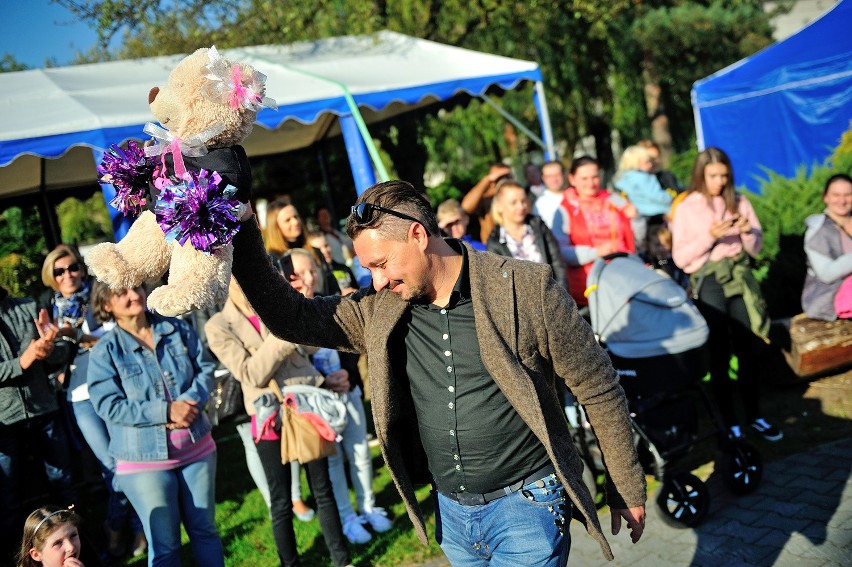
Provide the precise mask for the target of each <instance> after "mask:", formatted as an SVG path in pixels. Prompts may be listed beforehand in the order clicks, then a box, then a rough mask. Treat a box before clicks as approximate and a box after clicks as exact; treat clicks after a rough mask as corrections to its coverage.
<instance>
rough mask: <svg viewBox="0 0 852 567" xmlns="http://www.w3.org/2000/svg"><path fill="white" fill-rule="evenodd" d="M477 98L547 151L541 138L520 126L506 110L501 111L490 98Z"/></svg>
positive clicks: (483, 96)
mask: <svg viewBox="0 0 852 567" xmlns="http://www.w3.org/2000/svg"><path fill="white" fill-rule="evenodd" d="M479 96H480V98H481V99H482V100H484V101H485V102H487V103H488V105H489V106H491V108H493V109H494V110H496V111H497V113H498V114H500V116H502V117H503V118H505V119H506V120H508V121H509V122H511V123H512V125H513V126H514V127H515V128H517V129H518V130H520V131H521V132H523V133H524V134H526V135H527V136H528V137H529V139H530V140H532V141H533V142H535V143H536V144H538V145H539V146H541V148H542V149H543V150H545V151H547V146H546V145H545V143H544V142H543V141H542V139H541V138H539V137H538V136H536V135H535V133H534V132H533V131H532V130H530V129H529V128H527V127H526V126H524V125H523V124H521V121H520V120H518V119H517V118H515V117H514V116H512V115H511V114H509V113H508V112H506V110H505V109H503V107H502V106H500V105H499V104H497V103H496V102H494V101H493V100H491V97H489V96H488V95H485V94H483V95H479Z"/></svg>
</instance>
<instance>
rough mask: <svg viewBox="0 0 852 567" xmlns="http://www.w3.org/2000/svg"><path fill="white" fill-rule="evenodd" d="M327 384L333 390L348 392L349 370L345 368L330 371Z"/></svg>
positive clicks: (326, 378) (326, 379)
mask: <svg viewBox="0 0 852 567" xmlns="http://www.w3.org/2000/svg"><path fill="white" fill-rule="evenodd" d="M324 384H325V386H326V387H327V388H328V389H329V390H331V391H332V392H338V393H342V392H348V391H349V372H347V371H346V370H343V369H342V368H341V369H340V370H335V371H334V372H329V373H328V376H326V377H325V383H324Z"/></svg>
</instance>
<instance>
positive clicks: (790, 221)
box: [749, 130, 852, 317]
mask: <svg viewBox="0 0 852 567" xmlns="http://www.w3.org/2000/svg"><path fill="white" fill-rule="evenodd" d="M850 137H852V130H850V131H847V132H846V134H845V135H844V140H846V139H849V138H850ZM849 172H852V148H849V147H847V146H846V145H844V144H843V143H842V142H841V145H840V146H838V148H837V149H836V150H835V151H834V153H833V154H832V155H831V156H829V157H828V158H827V159H826V160H825V161H824V162H823V163H821V164H817V163H815V164H812V165H811V167H808V166H807V165H802V166H800V167H799V168H798V169H797V170H796V173H795V174H794V175H793V176H792V177H789V178H787V177H783V176H781V175H778V174H777V173H775V172H772V171H767V176H768V179H767V180H766V181H764V182H762V183H761V187H760V190H761V192H760V195H749V200H751V201H752V203H753V204H754V210H755V212H756V213H757V217H758V218H759V219H760V223H761V226H762V228H763V249H762V250H761V252H760V255H759V256H758V267H759V271H758V274H759V276H760V277H761V279H762V280H763V281H762V287H763V293H764V295H765V296H766V301H767V303H768V305H769V308H770V311H771V313H772V315H773V316H774V317H780V316H790V315H795V314H797V313H800V312H801V310H802V308H801V303H800V298H801V295H802V285H803V283H804V279H805V267H806V260H805V253H804V234H805V219H806V218H807V217H808V216H810V215H812V214H816V213H820V212H822V211H823V210H824V209H825V204H824V203H823V201H822V190H823V188H824V187H825V182H826V181H827V180H828V178H829V177H831V176H832V175H833V174H835V173H849Z"/></svg>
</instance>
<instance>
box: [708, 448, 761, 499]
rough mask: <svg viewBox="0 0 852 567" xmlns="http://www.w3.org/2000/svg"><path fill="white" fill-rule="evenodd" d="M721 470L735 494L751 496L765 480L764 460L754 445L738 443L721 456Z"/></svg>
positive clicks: (726, 482) (729, 487)
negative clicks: (761, 481) (762, 480)
mask: <svg viewBox="0 0 852 567" xmlns="http://www.w3.org/2000/svg"><path fill="white" fill-rule="evenodd" d="M720 461H721V462H720V463H719V469H720V471H721V472H722V478H723V479H724V481H725V484H726V485H727V486H728V489H729V490H730V491H731V492H733V493H734V494H739V495H744V494H750V493H752V492H754V491H755V490H757V487H758V486H759V485H760V480H761V479H762V478H763V459H761V458H760V453H758V451H757V449H755V448H754V447H753V446H752V445H750V444H748V443H746V442H745V441H736V442H734V443H732V444H731V445H730V447H728V448H726V449H725V450H724V451H723V452H722V455H721V458H720Z"/></svg>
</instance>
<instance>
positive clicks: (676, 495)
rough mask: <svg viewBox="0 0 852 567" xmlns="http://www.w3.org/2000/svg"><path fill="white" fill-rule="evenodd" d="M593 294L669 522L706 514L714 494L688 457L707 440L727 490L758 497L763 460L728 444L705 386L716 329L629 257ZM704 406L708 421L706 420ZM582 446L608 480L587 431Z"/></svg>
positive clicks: (747, 448) (612, 263) (617, 259)
mask: <svg viewBox="0 0 852 567" xmlns="http://www.w3.org/2000/svg"><path fill="white" fill-rule="evenodd" d="M587 286H588V289H587V291H586V294H587V296H588V298H589V314H590V316H591V324H592V329H593V330H594V332H595V335H596V337H597V339H598V341H599V342H600V344H601V346H603V347H604V349H605V350H606V351H607V353H608V354H609V356H610V358H611V360H612V364H613V366H614V367H615V369H616V371H617V373H618V376H619V380H620V382H621V385H622V387H623V388H624V392H625V394H626V396H627V400H628V405H629V408H630V415H631V419H632V424H633V430H634V434H635V438H636V443H637V450H638V452H639V456H640V460H641V462H642V464H643V466H644V467H645V470H646V472H647V473H648V474H652V475H653V476H654V477H655V478H656V479H657V480H658V481H660V482H661V484H662V486H661V488H660V491H659V493H658V495H657V499H656V500H657V504H658V505H659V506H660V508H661V509H662V511H663V518H664V519H665V520H666V521H667V522H668V523H670V524H672V525H675V526H679V527H685V526H689V527H691V526H695V525H697V524H698V523H699V522H700V521H701V520H702V519H703V518H704V516H705V515H706V514H707V511H708V510H709V507H710V499H709V494H708V491H707V488H706V486H705V485H704V482H702V481H701V480H700V479H699V478H698V477H696V476H695V475H693V474H692V473H691V472H690V471H691V470H692V469H693V468H695V466H690V465H689V464H688V459H687V458H686V457H687V456H688V455H689V454H690V453H691V452H692V450H693V448H694V447H696V446H697V445H698V444H700V443H702V442H703V441H705V440H708V439H713V438H715V439H717V446H718V450H719V452H718V454H717V457H716V468H715V470H716V471H718V472H720V473H721V475H722V478H723V480H724V482H725V484H726V485H727V486H728V487H729V489H730V490H731V491H732V492H734V493H736V494H747V493H750V492H752V491H754V490H755V489H756V488H757V486H758V484H759V483H760V479H761V476H762V472H763V465H762V462H761V458H760V454H759V453H758V452H757V450H756V449H755V448H754V447H753V446H751V445H750V444H748V443H746V442H745V441H743V440H742V439H731V438H729V436H728V429H727V427H725V424H724V423H723V421H722V419H721V417H720V416H719V412H718V410H717V409H716V406H715V404H714V403H713V401H712V400H711V399H710V397H709V396H708V394H707V393H706V392H705V389H704V388H703V387H702V385H701V378H702V377H703V376H704V375H705V374H706V371H707V368H706V367H707V363H706V360H705V357H706V351H705V349H704V348H703V346H704V343H705V342H706V341H707V335H708V329H707V324H706V323H705V321H704V318H703V317H702V316H701V314H700V313H699V312H698V309H697V308H696V307H695V306H694V305H693V304H692V303H690V302H689V301H688V300H687V295H686V291H685V290H684V289H683V288H682V287H681V286H679V285H678V284H677V283H675V282H674V281H673V280H672V279H671V278H669V277H668V276H665V275H662V274H660V273H657V272H656V271H654V270H652V269H650V268H648V267H647V266H646V265H645V263H644V262H643V261H642V260H641V259H640V258H639V257H638V256H634V255H628V254H614V255H611V256H608V257H606V258H601V259H599V260H597V261H596V262H595V264H594V266H593V267H592V271H591V272H590V273H589V277H588V280H587ZM697 401H700V404H699V403H696V402H697ZM699 405H700V406H703V407H704V408H705V410H706V413H707V419H705V420H703V422H702V421H701V420H699V415H698V412H697V411H696V409H697V406H699ZM703 423H709V425H703ZM702 430H703V431H702ZM575 442H577V444H578V448H579V449H580V452H581V455H583V456H584V457H585V458H586V461H587V465H590V466H591V467H593V470H596V471H597V472H602V470H603V468H602V465H601V462H600V460H599V458H597V454H596V453H597V452H596V451H595V449H594V448H592V447H591V444H594V443H595V442H594V439H593V438H592V435H591V434H590V431H589V429H588V428H582V427H581V428H578V429H577V432H576V433H575ZM693 464H696V463H693Z"/></svg>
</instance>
